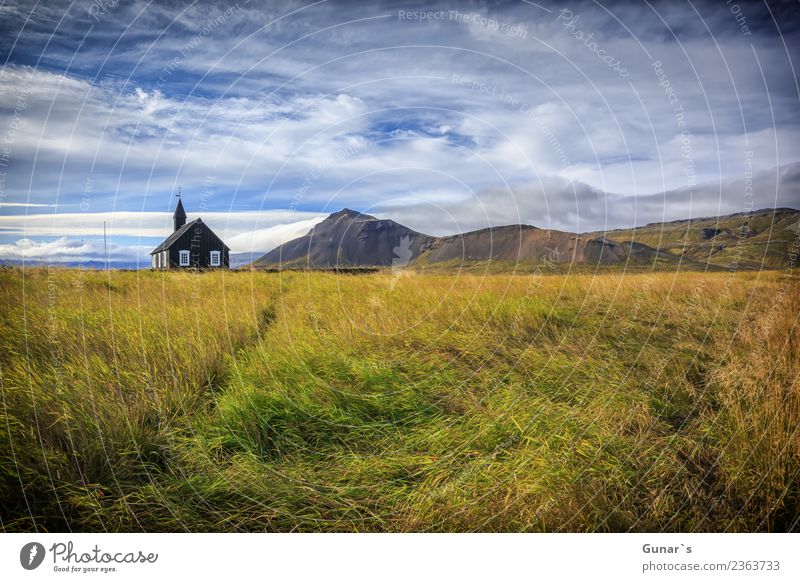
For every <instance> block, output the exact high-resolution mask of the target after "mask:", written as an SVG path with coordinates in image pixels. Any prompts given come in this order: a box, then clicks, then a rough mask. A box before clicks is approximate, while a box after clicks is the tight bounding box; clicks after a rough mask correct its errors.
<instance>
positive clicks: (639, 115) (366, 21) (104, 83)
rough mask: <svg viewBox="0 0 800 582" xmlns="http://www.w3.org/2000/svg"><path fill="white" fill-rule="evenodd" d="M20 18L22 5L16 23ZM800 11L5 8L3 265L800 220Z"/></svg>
mask: <svg viewBox="0 0 800 582" xmlns="http://www.w3.org/2000/svg"><path fill="white" fill-rule="evenodd" d="M0 2H2V0H0ZM798 36H800V11H798V10H797V3H796V2H768V3H758V2H739V3H736V2H734V1H733V0H731V1H727V2H726V1H725V0H717V1H713V2H697V1H692V2H688V1H687V2H682V1H680V0H678V1H672V2H649V1H638V2H599V1H598V2H587V1H575V2H572V1H569V2H559V3H553V2H546V1H543V2H530V1H526V0H519V1H511V2H496V1H493V2H478V1H475V2H468V1H451V2H424V3H411V2H355V1H352V2H350V1H348V2H345V1H334V0H331V1H320V2H291V1H280V2H259V1H257V0H249V1H247V0H240V1H238V2H231V1H229V0H226V1H220V2H201V1H197V2H191V1H178V2H169V1H167V2H155V1H151V2H146V1H141V0H134V1H124V0H91V1H90V0H85V1H75V2H60V1H58V0H52V1H51V0H48V1H47V2H39V3H35V2H2V4H0V259H13V260H22V259H24V260H30V261H34V260H50V261H89V260H97V259H101V260H102V258H103V257H104V254H105V250H104V245H103V229H104V226H105V228H106V232H107V234H108V252H109V255H110V257H111V258H112V259H113V260H119V261H123V260H124V261H141V262H142V264H143V265H149V258H148V253H149V252H150V250H152V248H154V247H155V246H156V245H157V244H158V243H159V242H160V241H161V240H162V239H163V238H164V237H165V236H166V235H167V234H169V232H170V230H171V213H172V210H173V209H174V206H175V203H176V194H177V193H178V191H179V188H180V191H181V193H182V199H183V202H184V206H185V207H186V209H187V213H188V215H189V219H192V218H195V217H198V216H202V217H203V219H204V221H205V222H207V223H208V224H209V225H210V226H211V227H212V228H213V229H214V230H215V231H216V232H217V233H218V234H219V235H220V236H221V237H222V238H223V239H224V240H225V241H226V243H227V244H228V245H229V246H230V247H231V249H232V252H234V253H246V252H248V253H256V254H260V253H261V252H265V251H268V250H270V249H271V248H273V247H275V246H277V245H278V244H280V243H282V242H284V241H286V240H290V239H292V238H294V237H296V236H300V235H302V234H304V233H305V232H307V231H308V230H309V229H310V228H311V227H312V226H313V225H314V224H315V223H316V222H318V221H320V220H322V219H323V218H324V217H325V216H327V215H328V214H329V213H332V212H335V211H337V210H340V209H342V208H345V207H347V208H352V209H355V210H359V211H362V212H366V213H369V214H371V215H374V216H378V217H381V218H392V219H394V220H397V221H398V222H400V223H402V224H405V225H406V226H409V227H411V228H413V229H415V230H418V231H420V232H424V233H428V234H433V235H444V234H454V233H458V232H465V231H469V230H473V229H477V228H484V227H487V226H500V225H505V224H515V223H526V224H533V225H535V226H539V227H542V228H557V229H560V230H568V231H574V232H587V231H602V230H606V229H613V228H620V227H629V226H634V225H643V224H646V223H650V222H660V221H664V220H675V219H680V218H689V217H692V216H695V217H696V216H712V215H718V214H728V213H734V212H746V211H748V210H753V209H760V208H769V207H778V206H790V207H794V208H800V147H798V144H800V140H799V139H798V138H800V115H798V114H797V112H798V110H800V108H798V104H799V103H798V102H799V101H800V85H799V84H798V78H797V74H796V71H795V65H796V63H798V62H800V59H798V57H799V56H800V55H798V50H797V48H798V46H800V43H798V40H800V39H798Z"/></svg>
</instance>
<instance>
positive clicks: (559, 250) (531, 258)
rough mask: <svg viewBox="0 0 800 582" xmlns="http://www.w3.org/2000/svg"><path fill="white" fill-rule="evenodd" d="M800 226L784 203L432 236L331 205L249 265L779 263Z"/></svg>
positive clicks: (797, 214) (737, 265) (749, 265)
mask: <svg viewBox="0 0 800 582" xmlns="http://www.w3.org/2000/svg"><path fill="white" fill-rule="evenodd" d="M798 234H800V212H798V211H797V210H792V209H789V208H778V209H767V210H759V211H755V212H751V213H749V214H732V215H729V216H720V217H714V218H696V219H690V220H678V221H674V222H666V223H654V224H648V225H646V226H643V227H639V228H632V229H626V230H614V231H608V232H593V233H584V234H575V233H570V232H563V231H559V230H549V229H541V228H537V227H535V226H528V225H511V226H502V227H497V228H485V229H482V230H476V231H472V232H467V233H463V234H458V235H453V236H444V237H433V236H429V235H426V234H422V233H419V232H416V231H413V230H411V229H410V228H407V227H405V226H403V225H402V224H399V223H397V222H395V221H393V220H380V219H377V218H375V217H374V216H369V215H368V214H362V213H360V212H356V211H355V210H349V209H344V210H340V211H339V212H335V213H333V214H331V215H330V216H328V218H326V219H325V220H323V221H322V222H320V223H319V224H318V225H317V226H315V227H314V228H312V229H311V230H310V231H309V232H308V234H306V235H305V236H302V237H300V238H297V239H294V240H292V241H290V242H288V243H285V244H283V245H281V246H280V247H278V248H276V249H274V250H272V251H270V252H269V253H267V254H266V255H264V256H263V257H261V258H260V259H259V260H258V261H256V262H255V263H254V265H255V266H265V267H266V266H269V267H282V268H325V267H373V266H378V267H380V266H389V265H393V266H400V267H405V266H409V267H425V266H428V265H431V266H432V265H443V266H447V265H461V264H464V263H479V262H496V263H505V264H512V265H516V264H528V265H536V264H542V263H545V262H550V263H561V264H583V265H593V266H601V265H603V266H605V265H618V264H626V265H640V266H653V267H655V266H673V267H675V266H678V265H682V266H685V267H689V268H696V269H714V270H717V269H723V268H730V267H732V266H734V267H735V268H743V269H754V268H782V267H784V266H785V265H786V261H787V257H788V252H789V248H790V246H791V245H792V244H794V241H796V239H797V237H798Z"/></svg>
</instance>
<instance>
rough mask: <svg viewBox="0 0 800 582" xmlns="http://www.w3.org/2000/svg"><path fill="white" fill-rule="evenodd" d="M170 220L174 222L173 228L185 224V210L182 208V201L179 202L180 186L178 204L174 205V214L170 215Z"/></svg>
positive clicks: (179, 197)
mask: <svg viewBox="0 0 800 582" xmlns="http://www.w3.org/2000/svg"><path fill="white" fill-rule="evenodd" d="M172 220H173V222H174V223H175V230H178V229H179V228H180V227H182V226H183V225H184V224H186V211H185V210H184V209H183V202H181V189H180V186H179V187H178V205H177V206H176V207H175V214H173V215H172Z"/></svg>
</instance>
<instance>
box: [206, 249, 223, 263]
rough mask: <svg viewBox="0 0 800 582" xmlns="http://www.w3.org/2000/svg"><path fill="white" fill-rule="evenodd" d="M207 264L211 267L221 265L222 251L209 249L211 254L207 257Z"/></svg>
mask: <svg viewBox="0 0 800 582" xmlns="http://www.w3.org/2000/svg"><path fill="white" fill-rule="evenodd" d="M208 260H209V262H208V264H209V265H211V266H212V267H221V266H222V253H221V252H220V251H211V256H210V257H209V259H208Z"/></svg>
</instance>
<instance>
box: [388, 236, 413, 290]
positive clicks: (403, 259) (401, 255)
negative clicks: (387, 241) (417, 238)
mask: <svg viewBox="0 0 800 582" xmlns="http://www.w3.org/2000/svg"><path fill="white" fill-rule="evenodd" d="M392 253H393V254H394V255H395V256H394V257H393V258H392V278H391V280H390V281H389V290H390V291H394V286H395V285H397V279H399V278H400V277H401V276H402V274H403V268H404V267H406V265H408V263H409V262H411V257H412V256H413V255H414V253H413V251H412V250H411V237H410V236H408V235H406V236H404V237H403V238H401V239H400V244H399V245H397V246H396V247H394V248H393V249H392Z"/></svg>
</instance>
